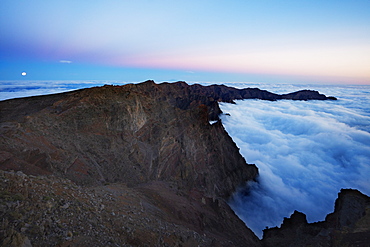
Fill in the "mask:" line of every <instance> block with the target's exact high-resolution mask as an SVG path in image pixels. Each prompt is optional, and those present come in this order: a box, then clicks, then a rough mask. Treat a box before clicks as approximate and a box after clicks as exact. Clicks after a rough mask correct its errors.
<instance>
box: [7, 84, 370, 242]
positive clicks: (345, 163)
mask: <svg viewBox="0 0 370 247" xmlns="http://www.w3.org/2000/svg"><path fill="white" fill-rule="evenodd" d="M104 84H114V85H122V84H126V82H117V81H1V82H0V100H5V99H10V98H17V97H26V96H34V95H42V94H50V93H59V92H65V91H70V90H75V89H79V88H86V87H92V86H102V85H104ZM202 84H203V85H210V84H211V83H202ZM225 84H226V85H228V86H234V87H237V88H246V87H257V88H260V89H264V90H268V91H270V92H274V93H279V94H281V93H290V92H294V91H298V90H301V89H312V90H318V91H319V92H320V93H323V94H325V95H330V96H335V97H337V98H338V100H337V101H289V100H281V101H275V102H271V101H262V100H243V101H236V104H227V103H221V104H220V106H221V109H222V111H223V112H224V113H229V114H230V116H229V115H226V114H224V115H222V116H221V119H222V122H223V125H224V126H225V128H226V130H227V132H228V133H229V135H230V136H231V137H232V138H233V140H234V141H235V142H236V144H237V145H238V147H239V148H240V152H241V154H242V155H243V156H244V158H245V159H246V161H247V162H248V163H251V164H256V165H257V167H258V169H259V173H260V176H259V177H258V181H257V182H250V183H249V184H247V185H246V186H245V187H243V188H240V189H239V191H238V192H237V193H235V194H234V196H233V197H232V198H231V200H230V205H231V207H232V208H233V210H234V211H235V212H236V213H237V215H238V216H239V217H240V218H241V219H242V220H243V221H244V222H245V223H246V224H247V226H248V227H250V228H251V229H252V230H253V231H254V232H255V233H256V234H257V235H258V236H259V237H261V236H262V229H264V228H265V227H266V226H268V227H274V226H280V224H281V223H282V220H283V218H284V217H289V216H290V215H291V214H292V213H293V211H294V210H298V211H301V212H303V213H305V214H306V215H307V219H308V221H309V222H315V221H321V220H324V218H325V216H326V214H328V213H330V212H332V211H333V210H334V201H335V199H336V198H337V194H338V192H339V191H340V189H341V188H355V189H359V190H360V191H362V192H363V193H365V194H367V195H370V181H369V175H370V86H344V85H342V86H323V85H317V84H313V85H291V84H256V83H225Z"/></svg>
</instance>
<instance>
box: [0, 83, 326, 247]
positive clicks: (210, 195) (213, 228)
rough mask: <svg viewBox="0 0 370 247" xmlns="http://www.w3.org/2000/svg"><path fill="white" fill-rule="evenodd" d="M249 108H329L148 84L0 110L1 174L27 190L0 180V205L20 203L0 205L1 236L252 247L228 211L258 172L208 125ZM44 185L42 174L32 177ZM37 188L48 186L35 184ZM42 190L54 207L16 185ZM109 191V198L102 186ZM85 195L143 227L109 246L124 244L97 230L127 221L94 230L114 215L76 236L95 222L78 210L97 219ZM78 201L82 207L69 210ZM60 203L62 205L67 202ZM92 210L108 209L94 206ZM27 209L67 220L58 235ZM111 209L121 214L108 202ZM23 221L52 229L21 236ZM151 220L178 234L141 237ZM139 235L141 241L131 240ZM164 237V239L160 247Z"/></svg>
mask: <svg viewBox="0 0 370 247" xmlns="http://www.w3.org/2000/svg"><path fill="white" fill-rule="evenodd" d="M248 98H257V99H265V100H277V99H284V98H286V99H299V100H307V99H328V98H326V97H325V96H322V95H320V94H318V93H317V92H313V91H304V92H297V93H293V94H289V95H285V96H284V95H276V94H272V93H269V92H267V91H263V90H259V89H235V88H230V87H226V86H218V85H213V86H209V87H203V86H200V85H192V86H189V85H188V84H186V83H184V82H178V83H173V84H169V83H162V84H155V83H154V82H153V81H147V82H144V83H141V84H130V85H125V86H104V87H99V88H90V89H83V90H77V91H74V92H68V93H62V94H55V95H48V96H39V97H29V98H21V99H14V100H6V101H2V102H0V118H1V121H0V135H1V139H0V169H1V170H5V171H20V172H23V173H24V174H25V175H24V174H23V173H21V176H22V178H23V179H24V181H23V180H22V179H20V178H19V177H17V176H16V175H14V173H9V174H8V173H6V174H5V175H3V176H1V179H2V182H3V183H4V184H5V185H6V186H5V185H4V186H3V187H2V192H3V193H5V194H4V195H6V196H4V197H2V198H0V199H4V200H5V201H8V199H9V200H10V201H15V200H16V199H14V198H13V197H12V194H14V193H16V191H18V190H19V191H20V195H21V196H22V198H23V199H22V201H23V202H24V203H23V204H22V203H20V204H19V203H16V204H14V205H13V204H12V203H11V204H9V205H8V206H7V207H2V209H3V211H2V216H3V218H4V219H5V218H6V219H7V222H6V224H5V223H4V224H5V225H6V226H7V227H8V228H9V229H12V231H10V232H8V231H5V230H4V229H0V230H3V231H2V234H3V235H2V236H0V237H3V238H4V239H8V240H9V241H12V239H13V237H14V238H16V239H18V238H19V241H21V242H22V241H23V243H25V242H27V243H28V242H31V243H32V244H33V245H35V246H42V245H49V244H53V243H52V242H48V240H47V239H59V241H61V244H65V245H71V246H73V245H76V246H77V245H79V244H81V243H89V240H94V241H95V240H96V241H98V240H97V239H99V236H97V235H99V234H101V235H104V237H101V239H100V240H101V241H100V242H99V241H98V242H97V244H96V245H98V246H99V245H100V246H107V245H112V246H114V244H109V243H110V242H109V241H110V240H109V239H111V240H112V239H113V240H114V241H115V242H119V243H120V245H125V244H129V245H141V246H142V245H153V243H154V242H155V243H156V244H154V245H157V246H165V245H170V246H176V245H180V244H183V245H185V246H186V245H189V246H194V245H198V244H199V245H203V246H215V245H217V244H218V245H220V246H241V245H248V246H259V245H260V242H259V241H258V239H257V237H256V236H255V235H254V234H253V233H252V232H251V231H250V230H249V229H248V228H246V227H245V225H244V224H243V223H242V222H241V221H240V220H239V219H238V218H237V216H236V215H235V214H234V213H233V212H232V211H231V209H230V208H229V206H228V205H227V204H226V203H225V199H227V198H228V197H229V195H230V194H231V193H233V192H234V191H235V189H236V188H237V187H238V186H240V185H242V184H244V183H245V182H246V181H248V180H252V179H255V177H256V176H257V174H258V171H257V168H256V167H255V166H254V165H248V164H247V163H246V162H245V160H244V158H243V157H242V156H241V155H240V153H239V150H238V148H237V146H236V145H235V143H234V142H233V141H232V139H231V138H230V137H229V136H228V134H227V133H226V131H225V129H224V128H223V126H222V124H221V122H217V123H215V124H212V125H211V124H210V123H209V120H218V115H219V114H220V113H221V110H220V108H219V107H218V102H219V101H225V102H232V101H233V100H235V99H248ZM12 174H13V175H12ZM17 174H18V173H17ZM22 174H23V175H24V176H23V175H22ZM45 175H49V176H47V178H45V177H40V176H45ZM50 175H51V176H50ZM35 176H37V177H35ZM11 178H14V179H11ZM38 179H41V180H42V179H46V180H47V182H45V183H44V182H37V181H38ZM58 179H64V180H63V183H67V184H69V183H70V184H72V185H71V186H72V187H71V188H75V187H73V186H77V187H78V189H76V191H75V193H71V195H70V196H65V195H64V194H62V193H61V192H60V188H59V187H58V186H59V185H58V183H61V181H62V180H58ZM13 180H14V181H13ZM46 180H45V181H46ZM22 181H23V182H22ZM27 181H28V182H27ZM66 181H67V182H66ZM68 181H69V182H68ZM8 182H9V184H7V183H8ZM40 183H42V184H43V186H44V187H47V186H49V187H50V190H51V191H54V192H53V193H54V194H53V195H52V196H51V197H52V198H53V200H54V201H53V204H52V205H54V206H55V208H54V206H50V205H49V204H50V203H49V202H47V201H49V200H46V201H45V200H43V197H42V195H43V193H45V192H44V191H43V190H41V189H40V190H37V189H31V190H28V189H27V190H24V188H25V187H27V188H29V187H34V186H36V187H38V185H37V184H40ZM112 183H113V184H114V185H113V187H114V189H113V188H106V187H105V185H107V184H112ZM54 185H55V186H57V187H58V188H57V187H55V186H54ZM53 186H54V187H53ZM67 187H68V186H67ZM92 188H95V189H96V190H98V191H106V190H107V189H108V190H109V189H111V190H114V191H115V193H112V197H111V198H113V199H110V200H113V201H116V202H117V205H121V204H122V205H126V204H127V201H130V200H132V202H131V203H132V208H133V209H132V212H134V213H136V214H137V215H138V214H140V213H142V211H140V210H141V209H142V208H143V207H144V206H143V205H146V206H147V209H148V210H147V211H145V212H147V215H146V217H148V218H149V221H148V224H149V226H148V227H149V228H145V227H144V226H143V225H142V224H141V223H140V222H136V221H139V218H140V217H137V218H135V217H133V223H132V225H131V226H130V227H129V228H130V229H136V230H137V231H138V233H137V234H136V235H135V234H134V233H133V231H120V232H118V233H119V234H118V236H122V237H117V231H115V230H114V231H113V232H112V231H107V230H106V228H107V227H108V228H109V227H114V228H116V227H118V228H119V227H120V224H124V223H123V222H121V221H118V222H116V223H115V224H116V225H115V224H113V223H112V224H113V225H109V226H108V225H104V224H105V223H104V224H103V223H102V222H103V221H104V222H105V221H108V222H112V221H114V217H113V218H110V216H109V214H104V215H105V216H104V217H105V218H104V220H101V221H99V222H100V223H101V224H100V223H99V224H100V225H99V224H98V226H97V223H96V222H95V223H91V226H92V227H93V226H95V228H94V231H93V232H91V231H87V230H86V229H85V228H83V225H84V223H83V222H84V220H85V221H86V220H87V219H83V218H86V217H87V218H90V217H94V214H89V213H88V212H87V213H86V212H81V211H80V210H81V207H82V206H84V207H85V208H95V209H94V210H95V212H97V213H96V214H99V212H101V211H102V210H101V209H98V207H95V206H94V205H89V204H88V203H87V204H86V200H85V199H86V198H90V197H91V198H94V196H91V193H90V192H89V190H91V189H92ZM78 191H79V192H78ZM126 192H127V193H129V195H127V194H125V193H126ZM66 193H67V192H66ZM76 193H77V194H79V195H81V197H78V196H77V197H76V198H74V199H73V200H72V199H71V198H72V197H74V194H76ZM130 193H131V194H130ZM67 194H68V193H67ZM123 194H125V195H127V197H125V196H122V195H123ZM8 195H9V196H10V197H9V196H8ZM35 198H36V199H35ZM37 198H39V199H37ZM84 198H85V199H84ZM95 199H96V198H95ZM68 200H70V202H69V204H65V201H68ZM76 200H77V201H76ZM96 200H100V201H104V200H105V199H104V196H101V197H99V196H97V199H96ZM84 203H85V204H84ZM35 205H37V207H39V208H41V209H42V208H44V209H45V210H49V211H48V212H49V213H50V214H51V215H53V216H51V217H52V218H53V217H54V218H58V217H59V218H63V217H64V218H67V219H70V221H68V222H69V223H68V222H67V223H65V225H62V226H63V227H61V225H60V223H58V222H57V223H55V222H52V218H50V219H49V218H45V216H42V215H40V216H37V214H36V216H37V217H36V216H35V215H34V214H29V213H27V212H29V210H31V211H32V210H36V208H33V207H34V206H35ZM65 205H74V206H75V208H74V209H75V210H72V211H71V212H70V213H71V214H72V215H75V216H76V215H77V216H79V217H77V219H78V220H77V221H78V224H77V223H76V219H75V221H73V219H74V217H72V216H71V215H69V216H68V215H67V214H61V213H60V212H59V211H60V210H59V209H61V208H62V209H64V208H63V207H67V206H65ZM79 205H80V206H81V205H82V206H81V207H80V206H79ZM109 205H110V207H111V208H112V209H114V210H116V211H117V210H118V206H117V205H116V204H114V203H112V204H109ZM122 205H121V206H122ZM13 206H14V207H16V208H17V210H18V211H19V214H18V215H17V217H13V216H12V214H11V213H9V210H12V209H13ZM67 208H69V206H68V207H67ZM67 208H65V209H67ZM71 208H72V206H71ZM134 208H136V209H134ZM138 208H141V209H138ZM54 209H55V210H54ZM57 209H58V210H59V211H58V210H57ZM149 209H150V210H149ZM135 210H136V211H135ZM151 210H152V211H151ZM149 212H152V213H153V214H150V213H149ZM0 213H1V212H0ZM126 213H127V212H125V214H126ZM33 217H36V219H34V218H33ZM100 219H101V218H100ZM135 219H136V221H135ZM22 220H25V221H31V220H32V221H34V222H46V221H47V222H49V223H48V224H49V225H48V227H49V228H50V229H54V230H55V231H54V230H50V229H49V231H46V230H45V229H44V230H42V229H39V228H37V227H36V226H35V227H36V228H37V229H39V231H38V230H33V231H32V232H29V231H28V230H24V231H22V229H23V228H22V224H20V223H19V222H21V221H22ZM17 222H18V223H17ZM71 222H72V223H71ZM86 222H87V221H86ZM150 222H152V223H150ZM157 222H164V223H163V224H164V225H166V226H170V225H171V224H176V225H177V226H179V227H180V228H181V229H180V230H178V231H172V230H169V229H168V228H167V227H166V228H165V229H162V231H159V232H158V231H153V230H150V229H158V227H160V226H159V225H158V224H157ZM27 224H28V223H27ZM42 224H44V223H42ZM50 224H51V225H50ZM76 224H77V225H78V227H79V228H80V230H79V231H80V232H81V233H82V234H84V237H83V238H79V239H82V240H81V241H82V242H78V241H77V240H76V239H77V238H73V233H71V234H72V235H71V234H69V233H68V232H67V233H66V235H67V237H66V238H64V237H63V236H64V235H63V234H64V233H63V231H67V230H66V229H68V227H72V228H73V227H74V226H75V225H76ZM89 224H90V223H89ZM5 225H4V226H5ZM5 228H6V227H5ZM36 228H35V229H36ZM119 229H122V228H119ZM140 231H141V233H142V234H143V235H142V237H139V234H140ZM163 231H164V232H166V233H167V234H168V235H169V236H172V237H171V238H170V239H169V238H164V237H163ZM182 233H183V234H182ZM185 233H186V234H185ZM58 234H59V235H58ZM61 234H62V235H61ZM171 234H172V235H171ZM134 235H135V236H134ZM80 237H81V236H80ZM73 239H75V240H76V241H77V242H73V241H72V240H73ZM103 239H104V241H105V242H104V241H103ZM145 239H150V241H149V242H148V241H146V240H145ZM210 239H213V240H212V241H211V240H210ZM8 240H7V241H8ZM71 241H72V242H71ZM83 241H86V242H83ZM153 241H154V242H153ZM166 241H167V242H166ZM186 243H187V244H186Z"/></svg>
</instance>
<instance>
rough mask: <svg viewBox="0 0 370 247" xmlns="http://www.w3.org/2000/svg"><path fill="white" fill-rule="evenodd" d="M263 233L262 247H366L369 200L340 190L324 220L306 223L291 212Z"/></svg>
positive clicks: (302, 216)
mask: <svg viewBox="0 0 370 247" xmlns="http://www.w3.org/2000/svg"><path fill="white" fill-rule="evenodd" d="M263 233H264V234H263V245H264V246H370V197H368V196H366V195H364V194H362V193H361V192H359V191H358V190H352V189H342V190H341V192H340V193H339V194H338V198H337V200H336V201H335V209H334V212H333V213H331V214H328V215H327V217H326V218H325V221H321V222H316V223H307V220H306V215H305V214H303V213H301V212H297V211H295V212H294V213H293V214H292V215H291V216H290V218H285V219H284V221H283V223H282V225H281V226H280V227H275V228H270V229H265V230H264V231H263Z"/></svg>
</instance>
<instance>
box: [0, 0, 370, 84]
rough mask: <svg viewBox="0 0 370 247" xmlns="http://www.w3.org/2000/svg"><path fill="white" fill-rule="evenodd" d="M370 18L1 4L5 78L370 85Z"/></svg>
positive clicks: (357, 9) (222, 5) (289, 8)
mask: <svg viewBox="0 0 370 247" xmlns="http://www.w3.org/2000/svg"><path fill="white" fill-rule="evenodd" d="M369 12H370V1H368V0H363V1H361V0H353V1H331V0H327V1H316V0H311V1H308V0H307V1H306V0H302V1H289V0H287V1H273V0H270V1H264V0H261V1H257V0H256V1H245V0H243V1H241V0H240V1H239V0H234V1H221V0H212V1H210V0H202V1H199V0H197V1H195V0H188V1H170V0H158V1H149V0H135V1H123V0H120V1H118V0H105V1H96V0H92V1H72V0H64V1H56V0H48V1H44V0H32V1H24V0H2V1H1V3H0V80H22V79H24V80H123V81H143V80H147V79H154V80H158V81H172V80H185V81H193V82H194V81H199V82H202V81H203V82H224V81H235V82H237V81H240V82H242V81H243V82H246V81H253V82H272V83H278V82H288V83H292V82H297V83H300V82H305V83H307V82H310V83H346V84H370V69H369V68H370V15H369V14H368V13H369ZM22 72H26V73H23V75H22Z"/></svg>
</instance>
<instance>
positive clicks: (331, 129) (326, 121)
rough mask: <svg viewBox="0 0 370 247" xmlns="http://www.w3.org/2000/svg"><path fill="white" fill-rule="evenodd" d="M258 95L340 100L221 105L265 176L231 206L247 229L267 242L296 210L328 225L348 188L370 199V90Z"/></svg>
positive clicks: (242, 147) (232, 130)
mask: <svg viewBox="0 0 370 247" xmlns="http://www.w3.org/2000/svg"><path fill="white" fill-rule="evenodd" d="M242 87H245V85H243V86H242ZM256 87H259V88H261V89H268V90H269V91H272V92H275V93H287V92H292V91H297V90H299V89H304V88H307V89H316V90H317V88H318V89H319V91H320V92H321V93H325V94H326V95H332V96H336V97H338V100H337V101H316V100H315V101H289V100H281V101H275V102H271V101H262V100H243V101H236V104H235V105H233V104H227V103H221V109H222V111H223V112H224V113H229V114H230V116H229V115H226V114H225V115H222V116H221V119H222V122H223V125H224V126H225V128H226V130H227V132H228V133H229V135H230V136H231V137H232V138H233V140H234V141H235V142H236V144H237V145H238V147H239V148H240V152H241V154H242V155H243V156H244V157H245V159H246V161H247V162H248V163H251V164H256V165H257V167H258V169H259V173H260V176H259V178H258V181H257V182H250V183H248V184H247V185H246V187H244V188H240V189H239V191H238V192H237V193H235V195H234V196H233V198H232V199H231V201H230V205H231V207H232V208H233V210H234V211H235V212H236V213H237V215H238V216H239V217H240V218H241V219H242V220H243V221H244V222H245V223H246V224H247V226H248V227H250V228H251V229H252V230H253V231H254V232H255V233H256V234H257V235H258V236H259V237H261V236H262V229H264V228H265V227H274V226H280V224H281V223H282V220H283V218H284V217H289V216H290V215H291V214H292V213H293V211H294V210H298V211H301V212H303V213H305V214H306V215H307V219H308V221H309V222H315V221H322V220H324V219H325V216H326V215H327V214H328V213H330V212H333V210H334V201H335V199H336V198H337V195H338V192H339V191H340V189H341V188H354V189H358V190H360V191H361V192H363V193H365V194H367V195H370V181H369V175H370V86H317V85H316V86H310V87H307V86H302V85H298V86H295V85H285V87H284V85H277V86H272V85H256ZM315 87H317V88H315ZM287 89H288V90H287Z"/></svg>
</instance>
